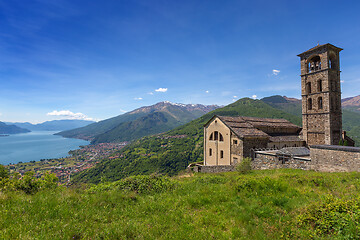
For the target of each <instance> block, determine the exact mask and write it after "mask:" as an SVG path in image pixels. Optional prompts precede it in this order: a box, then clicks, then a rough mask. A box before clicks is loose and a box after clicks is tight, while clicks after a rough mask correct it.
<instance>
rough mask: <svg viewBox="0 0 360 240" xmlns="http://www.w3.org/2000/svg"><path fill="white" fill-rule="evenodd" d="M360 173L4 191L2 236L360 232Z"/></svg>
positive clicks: (145, 180) (333, 235) (281, 173)
mask: <svg viewBox="0 0 360 240" xmlns="http://www.w3.org/2000/svg"><path fill="white" fill-rule="evenodd" d="M359 190H360V173H318V172H312V171H301V170H291V169H282V170H262V171H252V172H250V173H247V174H240V173H237V172H233V173H220V174H195V175H194V176H188V175H183V176H178V177H173V178H167V177H161V176H137V177H132V178H128V179H124V180H120V181H118V182H113V183H101V184H98V185H93V186H77V187H73V188H65V187H56V188H53V189H43V190H40V191H38V192H36V193H34V194H25V193H24V192H22V191H15V190H11V191H10V190H2V191H1V192H0V239H290V238H291V239H359V237H360V226H359V225H360V224H359V223H360V199H359V196H360V194H359Z"/></svg>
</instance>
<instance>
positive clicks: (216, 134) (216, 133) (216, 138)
mask: <svg viewBox="0 0 360 240" xmlns="http://www.w3.org/2000/svg"><path fill="white" fill-rule="evenodd" d="M214 140H215V141H217V140H219V132H218V131H215V132H214Z"/></svg>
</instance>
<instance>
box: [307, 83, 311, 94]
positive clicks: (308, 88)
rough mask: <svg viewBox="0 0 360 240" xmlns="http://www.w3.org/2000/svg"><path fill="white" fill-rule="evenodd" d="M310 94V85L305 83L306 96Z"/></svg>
mask: <svg viewBox="0 0 360 240" xmlns="http://www.w3.org/2000/svg"><path fill="white" fill-rule="evenodd" d="M310 93H311V83H310V82H308V83H306V94H310Z"/></svg>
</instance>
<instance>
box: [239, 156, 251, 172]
mask: <svg viewBox="0 0 360 240" xmlns="http://www.w3.org/2000/svg"><path fill="white" fill-rule="evenodd" d="M236 170H237V171H238V172H239V173H242V174H245V173H248V172H250V170H251V158H243V159H242V161H241V162H240V163H239V164H237V166H236Z"/></svg>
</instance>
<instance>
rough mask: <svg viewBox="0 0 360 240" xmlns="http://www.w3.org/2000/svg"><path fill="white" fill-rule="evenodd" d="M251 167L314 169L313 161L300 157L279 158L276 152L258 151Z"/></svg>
mask: <svg viewBox="0 0 360 240" xmlns="http://www.w3.org/2000/svg"><path fill="white" fill-rule="evenodd" d="M251 168H252V169H259V170H263V169H278V168H293V169H302V170H310V169H312V161H311V160H308V159H305V158H299V157H294V158H288V159H284V160H279V158H278V157H277V156H276V154H274V153H269V152H261V151H257V152H256V157H255V159H254V160H253V161H252V162H251Z"/></svg>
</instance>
